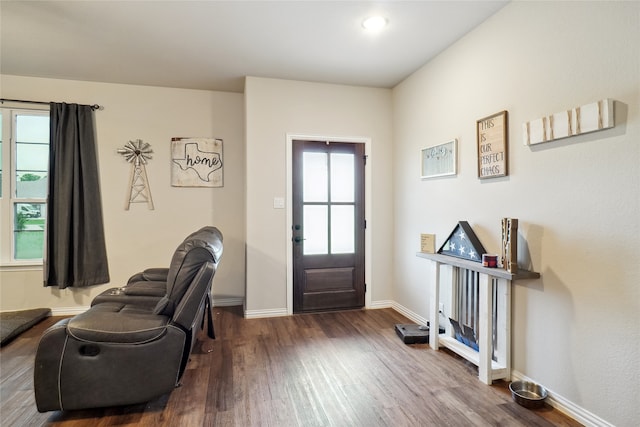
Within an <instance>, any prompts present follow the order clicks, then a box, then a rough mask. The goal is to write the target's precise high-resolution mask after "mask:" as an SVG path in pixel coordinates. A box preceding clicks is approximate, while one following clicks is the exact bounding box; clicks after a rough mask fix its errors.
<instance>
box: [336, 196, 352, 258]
mask: <svg viewBox="0 0 640 427" xmlns="http://www.w3.org/2000/svg"><path fill="white" fill-rule="evenodd" d="M354 251H355V227H354V207H353V205H348V206H331V253H332V254H350V253H353V252H354Z"/></svg>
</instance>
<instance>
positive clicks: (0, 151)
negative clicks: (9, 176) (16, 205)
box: [0, 112, 2, 197]
mask: <svg viewBox="0 0 640 427" xmlns="http://www.w3.org/2000/svg"><path fill="white" fill-rule="evenodd" d="M0 197H2V112H0Z"/></svg>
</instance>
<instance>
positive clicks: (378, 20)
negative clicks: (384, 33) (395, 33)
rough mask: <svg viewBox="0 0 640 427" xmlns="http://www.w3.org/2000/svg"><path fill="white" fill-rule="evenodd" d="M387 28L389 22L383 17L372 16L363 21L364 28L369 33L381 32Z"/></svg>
mask: <svg viewBox="0 0 640 427" xmlns="http://www.w3.org/2000/svg"><path fill="white" fill-rule="evenodd" d="M386 26H387V20H386V19H385V18H384V17H382V16H371V17H369V18H367V19H365V20H364V21H362V27H363V28H364V29H365V30H368V31H380V30H382V29H383V28H384V27H386Z"/></svg>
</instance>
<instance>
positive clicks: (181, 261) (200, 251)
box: [154, 227, 222, 328]
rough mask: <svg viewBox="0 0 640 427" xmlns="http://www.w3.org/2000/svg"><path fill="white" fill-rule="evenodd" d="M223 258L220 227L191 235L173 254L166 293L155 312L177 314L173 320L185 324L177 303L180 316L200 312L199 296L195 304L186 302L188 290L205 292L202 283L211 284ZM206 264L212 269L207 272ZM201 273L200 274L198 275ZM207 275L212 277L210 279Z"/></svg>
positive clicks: (172, 315)
mask: <svg viewBox="0 0 640 427" xmlns="http://www.w3.org/2000/svg"><path fill="white" fill-rule="evenodd" d="M221 257H222V233H220V231H219V230H218V229H217V228H215V227H203V228H201V229H200V230H198V231H196V232H195V233H192V234H191V235H189V236H188V237H187V238H186V239H185V240H184V241H183V242H182V244H181V245H180V246H179V247H178V248H177V249H176V251H175V252H174V254H173V257H172V259H171V264H170V265H169V272H168V274H167V293H166V295H165V296H164V297H163V298H162V299H161V300H160V301H159V302H158V304H157V305H156V307H155V309H154V313H156V314H162V315H165V316H169V317H174V319H173V320H174V322H177V323H182V322H181V321H180V317H179V316H178V318H176V316H175V314H176V309H177V307H178V306H181V307H182V309H181V311H180V313H178V314H181V315H184V313H185V312H195V311H197V309H198V306H199V305H200V298H197V305H196V306H195V307H193V306H191V307H190V305H191V304H193V303H194V301H190V299H187V300H185V301H184V302H183V301H182V300H183V298H184V296H185V293H186V292H187V290H189V293H190V294H194V295H199V296H201V295H203V292H202V289H201V288H202V286H209V285H210V278H211V277H213V273H215V269H216V267H217V265H218V262H219V261H220V258H221ZM207 265H209V266H210V268H213V270H212V271H211V272H209V274H208V275H207V274H205V271H204V270H203V269H206V268H207V267H206V266H207ZM198 275H200V277H197V276H198ZM206 276H209V280H208V281H207V280H206ZM195 279H198V280H197V282H198V283H195V285H196V286H193V285H192V283H193V281H194V280H195ZM203 279H204V280H203ZM200 282H202V283H200ZM207 293H208V291H207ZM189 303H191V304H189ZM185 305H186V306H185ZM189 309H191V310H189ZM183 320H186V319H183ZM182 326H184V327H185V328H190V327H191V325H187V324H183V325H182Z"/></svg>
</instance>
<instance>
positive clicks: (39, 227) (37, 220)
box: [13, 203, 46, 260]
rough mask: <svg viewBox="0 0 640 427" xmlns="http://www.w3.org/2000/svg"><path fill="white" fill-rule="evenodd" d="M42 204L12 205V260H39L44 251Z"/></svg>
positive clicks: (43, 210)
mask: <svg viewBox="0 0 640 427" xmlns="http://www.w3.org/2000/svg"><path fill="white" fill-rule="evenodd" d="M45 215H46V209H45V204H44V203H16V204H14V216H13V217H14V229H13V233H14V258H15V259H17V260H26V259H41V258H42V255H43V250H44V222H45V218H44V217H45Z"/></svg>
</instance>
